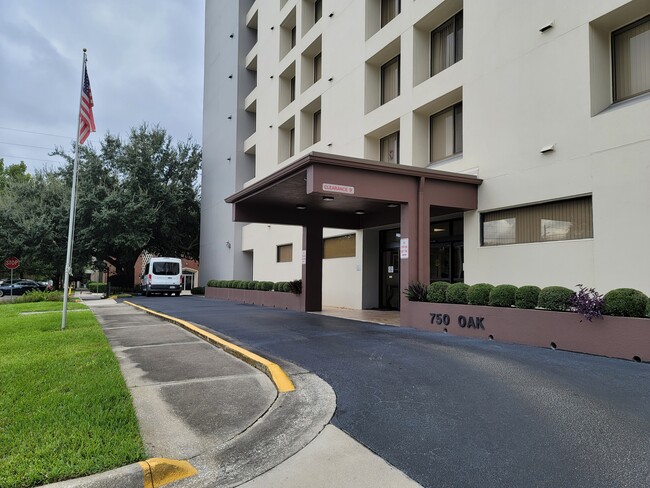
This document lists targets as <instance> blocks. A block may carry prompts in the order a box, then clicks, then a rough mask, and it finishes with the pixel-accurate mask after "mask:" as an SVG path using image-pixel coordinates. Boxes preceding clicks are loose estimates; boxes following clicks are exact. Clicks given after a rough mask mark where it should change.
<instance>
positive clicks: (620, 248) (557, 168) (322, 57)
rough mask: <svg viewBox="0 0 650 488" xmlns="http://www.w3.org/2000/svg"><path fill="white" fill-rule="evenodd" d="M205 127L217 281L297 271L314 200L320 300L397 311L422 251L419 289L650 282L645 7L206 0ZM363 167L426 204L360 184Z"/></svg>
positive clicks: (206, 237) (649, 77)
mask: <svg viewBox="0 0 650 488" xmlns="http://www.w3.org/2000/svg"><path fill="white" fill-rule="evenodd" d="M203 134H204V140H203V150H204V163H203V180H202V192H203V193H202V222H201V226H202V227H201V233H202V235H201V268H202V269H201V271H202V272H201V277H202V280H204V281H207V280H208V279H255V280H271V281H281V280H292V279H297V278H300V277H301V276H303V273H304V266H305V261H306V257H305V244H304V242H305V235H304V233H305V230H304V229H305V228H306V227H305V226H306V225H307V224H306V223H305V222H308V221H309V219H308V218H306V219H304V220H300V218H299V217H295V218H294V217H292V216H291V215H290V214H291V212H289V211H288V210H287V209H288V208H289V205H290V206H291V209H293V208H294V207H295V208H296V209H298V211H303V214H302V215H307V214H306V213H305V211H309V210H310V208H315V206H316V205H318V209H319V212H321V213H319V214H318V215H321V217H319V222H322V226H321V227H323V229H322V234H321V235H319V236H318V242H319V243H320V241H322V250H319V251H318V253H317V254H318V262H319V266H322V268H321V270H320V271H319V273H318V274H317V278H318V279H320V280H321V281H322V304H324V305H333V306H341V307H350V308H398V307H399V306H400V297H401V295H402V293H401V290H402V289H403V288H404V284H405V280H404V276H405V275H404V270H405V267H407V261H408V260H413V259H415V257H417V258H418V260H417V264H415V265H411V264H408V266H413V267H412V268H409V269H410V271H409V273H408V275H407V276H408V278H409V281H412V279H413V278H417V279H418V280H420V281H436V280H444V281H449V282H458V281H464V282H466V283H469V284H473V283H478V282H488V283H492V284H495V285H496V284H502V283H509V284H514V285H528V284H532V285H538V286H541V287H543V286H548V285H562V286H566V287H574V286H575V285H576V284H578V283H581V284H585V285H587V286H590V287H592V286H593V287H595V288H596V289H597V290H598V291H600V292H602V293H604V292H606V291H608V290H610V289H613V288H619V287H630V288H636V289H639V290H641V291H643V292H645V293H646V294H650V278H649V276H650V259H649V257H648V254H649V253H648V251H647V247H648V245H647V243H648V242H649V241H650V223H649V222H650V220H649V219H648V213H649V211H650V192H649V191H648V186H649V184H650V2H649V1H648V0H633V1H626V0H602V1H599V2H593V1H589V0H576V1H573V2H558V1H548V0H493V1H490V2H486V1H482V0H443V1H440V0H401V1H400V0H255V1H253V0H239V1H234V0H210V1H207V2H206V45H205V97H204V131H203ZM301 161H305V162H306V163H305V164H307V165H308V164H311V163H310V162H312V161H316V162H317V163H318V164H320V162H323V164H326V165H329V166H327V168H330V169H331V168H336V171H337V173H336V176H335V177H334V176H333V175H334V174H335V173H332V172H330V173H327V172H324V173H323V174H326V175H332V176H331V178H332V177H333V178H334V179H333V180H332V179H331V178H330V180H328V179H327V176H325V177H324V178H325V179H324V180H323V179H322V178H321V179H319V177H318V176H317V174H316V173H317V171H316V170H314V171H313V172H310V171H311V170H310V169H309V168H307V166H301V164H302V163H301ZM368 161H379V162H382V163H383V164H380V165H378V170H377V171H380V172H382V175H384V176H385V175H386V174H392V173H391V171H392V170H391V168H395V173H394V177H395V182H396V185H395V186H396V187H397V186H399V185H398V184H397V182H398V179H399V178H402V177H406V176H408V177H409V178H413V179H414V181H416V184H417V181H419V182H420V184H421V185H425V184H427V185H430V188H429V190H427V192H429V193H427V195H429V194H430V195H431V196H430V197H429V196H425V197H422V194H423V191H422V188H424V186H421V187H418V188H420V190H419V191H420V193H418V190H417V189H416V190H414V191H415V193H414V197H413V199H412V200H409V198H410V197H408V198H407V197H404V198H401V197H400V196H399V195H397V194H395V195H393V194H392V193H391V186H390V184H389V185H387V186H386V187H385V189H382V190H377V191H376V192H375V193H373V192H372V189H368V190H367V192H366V193H363V191H359V189H360V188H361V187H362V186H363V182H364V181H365V180H364V178H365V177H364V176H363V174H362V173H360V174H359V175H357V176H354V177H353V176H351V179H350V181H355V182H357V183H355V184H352V183H349V182H347V184H346V181H345V174H346V173H345V171H346V168H348V167H349V168H353V169H354V170H355V171H356V170H357V169H358V170H359V171H365V169H364V168H365V166H363V164H362V163H365V162H368ZM315 164H316V163H315ZM369 164H370V163H369ZM305 168H306V169H305ZM310 168H311V167H310ZM359 168H361V169H359ZM353 169H350V171H352V170H353ZM303 170H304V175H305V176H304V178H302V179H301V178H299V176H300V175H302V174H303V173H298V171H303ZM323 171H325V170H323ZM332 171H333V170H332ZM369 171H371V172H372V171H374V169H373V167H372V166H371V167H370V170H369ZM285 174H286V175H288V176H286V178H289V176H291V178H293V180H292V181H293V183H292V184H289V183H287V182H285V183H283V184H280V183H279V182H280V180H282V178H283V177H284V176H283V175H285ZM350 174H351V173H350ZM372 175H374V173H372ZM372 175H370V173H369V176H368V178H367V181H368V182H371V181H375V180H374V179H373V178H374V176H372ZM382 178H383V176H382ZM299 180H300V181H302V180H304V181H305V184H306V187H307V189H306V190H303V189H302V188H299V186H296V182H299ZM438 180H439V181H438ZM472 180H474V181H475V182H476V183H475V184H474V183H473V182H472ZM314 181H318V185H316V186H317V187H315V186H314ZM382 181H386V180H385V179H382ZM450 181H454V182H456V183H453V184H452V183H450V184H449V185H447V184H446V183H444V182H450ZM443 183H444V185H443ZM383 184H384V183H382V185H383ZM454 184H459V185H460V184H462V185H469V186H472V185H474V186H472V190H471V191H473V192H475V195H476V197H475V203H470V204H465V203H459V202H456V203H454V202H453V201H452V200H453V195H454V193H455V192H460V191H465V190H466V189H467V188H465V187H463V188H462V189H460V187H459V188H456V187H454V186H453V185H454ZM273 185H277V186H273ZM405 185H406V186H407V183H405ZM436 185H442V186H436ZM445 185H446V186H445ZM450 185H451V186H450ZM406 186H405V188H406ZM469 186H468V188H469ZM296 188H299V190H300V191H299V195H294V193H295V189H296ZM355 188H357V190H356V191H357V193H356V194H355V193H354V192H355ZM414 188H415V187H414ZM436 188H440V191H439V193H445V194H449V196H450V198H451V200H445V202H442V201H434V200H435V196H434V195H435V194H436V192H437V191H438V190H436ZM467 191H470V190H467ZM265 192H266V193H265ZM382 192H384V193H386V195H388V194H391V197H390V198H388V197H386V201H384V200H383V199H382ZM262 193H264V195H265V196H264V198H262V197H259V199H258V200H255V198H257V197H256V195H257V196H259V195H262ZM346 193H347V194H346ZM362 194H363V195H364V198H365V199H364V200H358V201H357V202H354V201H353V200H352V197H353V196H357V195H359V196H361V195H362ZM418 194H419V195H420V197H418V196H417V195H418ZM233 195H239V196H235V197H234V198H229V197H232V196H233ZM292 195H293V196H294V197H295V198H294V197H292ZM315 196H317V197H318V198H317V199H316V198H315ZM302 197H304V198H305V199H308V200H309V202H310V205H311V207H310V208H307V207H308V205H307V204H303V203H302V200H301V198H302ZM418 198H421V200H419V201H420V204H421V205H424V206H426V207H427V211H426V213H424V214H421V213H418V217H417V219H419V220H418V224H417V227H418V230H417V232H415V231H413V230H412V228H411V231H409V232H410V233H409V234H408V235H409V236H416V235H417V236H418V247H417V248H416V247H415V246H414V244H415V243H414V239H413V238H411V248H410V250H411V253H410V255H409V249H408V247H407V248H406V249H405V241H406V246H408V240H405V239H404V236H405V235H406V234H405V232H406V231H405V228H406V227H405V220H404V219H405V218H406V217H405V216H406V214H405V210H404V208H405V207H406V206H408V205H411V204H406V203H405V202H407V201H411V202H415V201H418ZM226 199H229V202H231V203H227V202H226V201H225V200H226ZM244 199H249V200H248V201H249V202H254V201H256V202H257V204H256V205H257V208H258V209H259V212H260V213H259V214H258V213H255V212H254V211H253V210H252V208H253V207H252V206H251V207H250V208H248V209H244V208H243V207H242V211H241V212H233V208H232V203H233V202H235V205H236V204H237V202H239V203H240V204H241V203H242V202H243V200H244ZM274 199H275V200H274ZM391 199H392V200H391ZM281 200H282V202H283V203H284V204H285V206H284V207H283V206H281V205H279V202H280V201H281ZM393 200H394V201H395V203H392V201H393ZM305 201H306V200H305ZM339 201H340V202H346V205H343V203H342V204H341V206H340V207H337V206H336V204H337V203H338V202H339ZM468 201H469V200H468ZM275 202H278V206H277V207H276V206H275V205H274V203H275ZM378 202H381V205H379V203H378ZM362 204H363V205H362ZM328 205H331V206H330V207H328ZM354 205H358V209H357V208H356V207H354ZM373 205H374V206H373ZM240 206H241V205H240ZM399 206H401V212H402V213H401V217H400V213H399V211H400V208H397V210H396V211H395V212H397V213H395V214H394V215H396V217H395V218H394V219H392V220H391V219H390V218H388V217H386V218H381V216H380V215H377V213H381V212H382V210H380V209H384V210H383V213H385V215H386V216H387V215H388V214H390V213H391V212H393V209H392V208H393V207H399ZM411 206H412V205H411ZM260 207H266V209H267V210H268V212H266V214H264V208H260ZM244 210H245V211H244ZM271 210H273V211H272V212H271ZM292 211H293V210H292ZM344 211H348V212H352V211H354V212H353V213H355V214H357V215H358V216H359V219H364V220H363V222H361V221H359V222H357V223H356V224H355V223H353V222H352V220H349V219H346V218H345V217H341V218H340V219H339V220H337V216H342V215H343V212H344ZM373 211H374V212H375V217H374V218H371V213H372V212H373ZM263 214H264V215H263ZM285 214H286V217H285ZM314 215H316V214H314ZM324 215H329V216H331V218H326V217H322V216H324ZM421 215H424V217H421ZM246 218H249V220H248V221H246ZM423 219H424V222H422V221H421V220H423ZM234 220H237V222H235V221H234ZM300 222H303V223H302V225H300ZM400 222H401V224H400ZM295 223H298V224H299V225H283V224H295ZM411 223H412V222H411ZM357 224H358V225H357ZM314 242H315V241H314ZM319 245H320V244H319ZM414 253H415V254H416V255H417V256H415V257H414ZM321 263H322V264H321ZM409 263H410V262H409ZM400 276H401V281H400Z"/></svg>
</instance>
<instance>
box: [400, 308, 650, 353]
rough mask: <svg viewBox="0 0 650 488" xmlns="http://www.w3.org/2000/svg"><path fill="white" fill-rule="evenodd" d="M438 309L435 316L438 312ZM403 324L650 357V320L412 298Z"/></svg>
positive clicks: (502, 339) (479, 337) (518, 342)
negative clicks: (598, 316) (589, 317)
mask: <svg viewBox="0 0 650 488" xmlns="http://www.w3.org/2000/svg"><path fill="white" fill-rule="evenodd" d="M432 314H433V315H432ZM400 319H401V324H402V326H406V327H414V328H418V329H425V330H430V331H435V332H445V333H448V334H452V335H458V336H464V337H473V338H477V339H488V340H495V341H500V342H509V343H514V344H525V345H529V346H538V347H552V348H558V349H563V350H566V351H575V352H582V353H587V354H596V355H600V356H609V357H614V358H623V359H633V360H636V361H650V319H647V318H629V317H613V316H605V317H603V318H602V319H593V320H592V321H591V322H589V321H587V320H586V319H585V318H584V317H583V316H582V315H580V314H578V313H572V312H550V311H548V310H526V309H519V308H500V307H481V306H475V305H453V304H448V303H425V302H408V305H407V306H406V307H403V308H402V311H401V313H400Z"/></svg>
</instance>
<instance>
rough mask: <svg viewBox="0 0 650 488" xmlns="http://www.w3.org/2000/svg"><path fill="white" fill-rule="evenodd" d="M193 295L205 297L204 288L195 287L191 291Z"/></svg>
mask: <svg viewBox="0 0 650 488" xmlns="http://www.w3.org/2000/svg"><path fill="white" fill-rule="evenodd" d="M190 293H191V294H192V295H205V288H204V287H202V286H195V287H194V288H192V289H191V290H190Z"/></svg>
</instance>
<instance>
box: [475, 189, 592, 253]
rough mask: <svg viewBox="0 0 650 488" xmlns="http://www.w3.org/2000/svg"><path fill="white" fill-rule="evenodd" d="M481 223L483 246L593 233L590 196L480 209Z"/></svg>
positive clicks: (580, 236) (568, 237)
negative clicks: (505, 207) (489, 209)
mask: <svg viewBox="0 0 650 488" xmlns="http://www.w3.org/2000/svg"><path fill="white" fill-rule="evenodd" d="M481 226H482V233H481V234H482V235H481V245H483V246H499V245H503V244H523V243H527V242H547V241H567V240H572V239H589V238H591V237H593V236H594V228H593V217H592V203H591V197H590V196H589V197H581V198H574V199H571V200H561V201H556V202H550V203H542V204H540V205H530V206H527V207H518V208H512V209H507V210H499V211H496V212H488V213H484V214H483V215H482V216H481Z"/></svg>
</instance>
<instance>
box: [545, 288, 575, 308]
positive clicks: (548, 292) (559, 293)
mask: <svg viewBox="0 0 650 488" xmlns="http://www.w3.org/2000/svg"><path fill="white" fill-rule="evenodd" d="M572 296H573V290H569V289H568V288H565V287H563V286H547V287H546V288H542V291H540V292H539V300H538V301H537V306H538V307H540V308H545V309H546V310H553V311H555V312H567V311H569V310H571V304H570V303H569V299H570V298H571V297H572Z"/></svg>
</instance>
